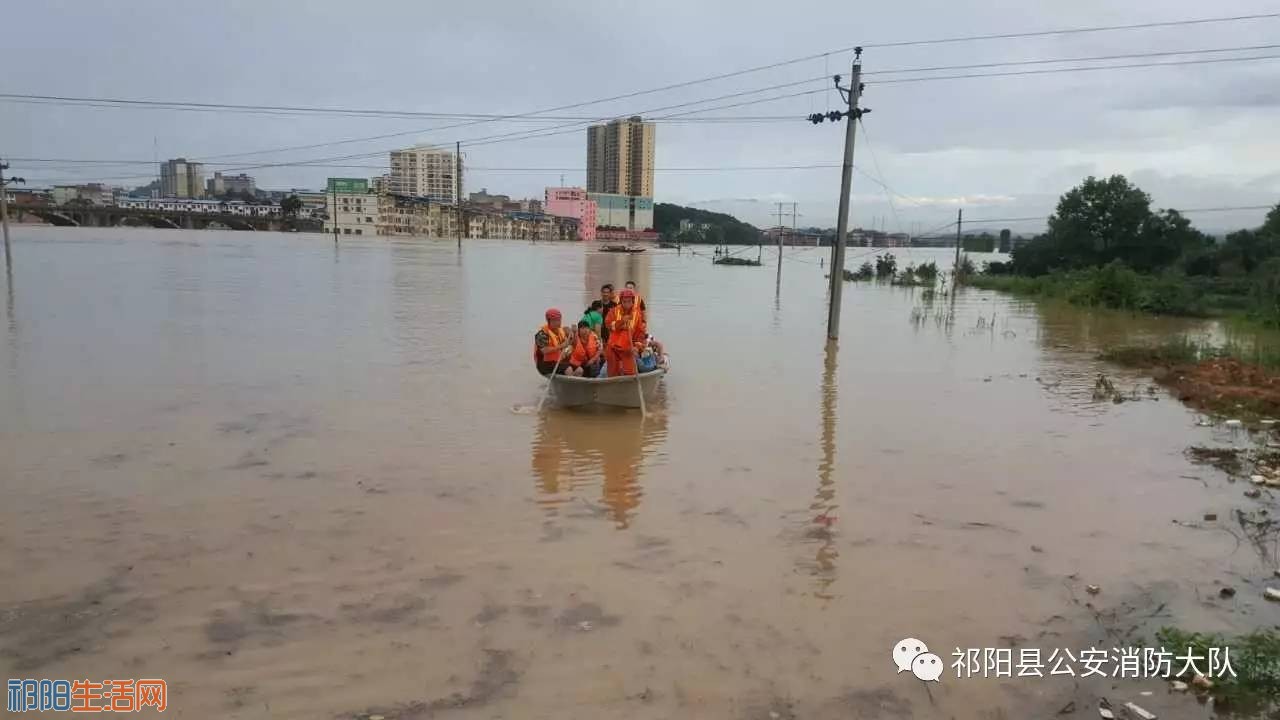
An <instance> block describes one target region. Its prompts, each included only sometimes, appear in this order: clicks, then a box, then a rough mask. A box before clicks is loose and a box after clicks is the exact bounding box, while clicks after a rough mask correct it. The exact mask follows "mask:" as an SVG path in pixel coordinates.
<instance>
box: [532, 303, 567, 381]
mask: <svg viewBox="0 0 1280 720" xmlns="http://www.w3.org/2000/svg"><path fill="white" fill-rule="evenodd" d="M546 318H547V324H546V325H543V326H542V327H541V328H539V329H538V332H537V333H536V334H535V335H534V336H533V364H534V365H535V366H536V367H537V368H538V372H539V373H541V374H542V375H550V374H551V373H552V372H558V373H560V374H562V375H563V374H564V372H565V371H566V370H568V367H569V366H568V365H567V364H566V363H563V362H559V361H560V354H561V353H563V352H568V350H569V348H570V347H571V345H572V343H573V338H571V337H570V336H569V330H568V329H567V328H563V327H561V326H560V320H561V316H560V311H559V310H557V309H555V308H551V309H550V310H547V314H546ZM557 363H558V364H559V369H557V368H556V365H557Z"/></svg>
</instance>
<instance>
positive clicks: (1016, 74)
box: [867, 54, 1280, 87]
mask: <svg viewBox="0 0 1280 720" xmlns="http://www.w3.org/2000/svg"><path fill="white" fill-rule="evenodd" d="M1277 58H1280V54H1273V55H1250V56H1246V57H1235V58H1204V59H1199V60H1177V61H1173V62H1150V63H1129V64H1126V65H1096V66H1092V67H1071V68H1048V69H1045V70H1015V71H1011V72H997V73H966V74H961V75H934V76H929V77H912V78H892V79H889V80H869V81H867V84H869V85H875V86H876V87H880V86H882V85H899V84H903V83H917V82H931V81H934V80H968V79H972V78H991V77H1019V76H1025V75H1053V74H1057V73H1069V72H1093V71H1097V70H1130V69H1134V68H1151V67H1174V66H1179V65H1208V64H1216V63H1232V62H1252V61H1255V60H1275V59H1277Z"/></svg>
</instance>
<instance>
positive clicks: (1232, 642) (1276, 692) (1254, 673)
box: [1156, 627, 1280, 710]
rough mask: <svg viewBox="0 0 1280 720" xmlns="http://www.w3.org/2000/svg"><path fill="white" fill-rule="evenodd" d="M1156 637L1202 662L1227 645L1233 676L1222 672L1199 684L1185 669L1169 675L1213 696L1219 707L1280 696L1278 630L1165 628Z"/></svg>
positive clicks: (1246, 704)
mask: <svg viewBox="0 0 1280 720" xmlns="http://www.w3.org/2000/svg"><path fill="white" fill-rule="evenodd" d="M1156 640H1157V641H1159V643H1160V644H1161V646H1162V648H1163V649H1164V650H1165V651H1167V652H1170V653H1173V654H1175V655H1192V656H1195V657H1199V658H1204V661H1203V662H1205V663H1207V662H1208V658H1209V657H1210V653H1211V652H1212V653H1213V654H1214V655H1215V656H1216V655H1218V654H1220V653H1221V649H1222V648H1230V655H1229V657H1230V661H1231V669H1232V670H1233V671H1234V672H1235V675H1234V677H1233V676H1232V675H1231V674H1229V673H1224V674H1220V675H1218V676H1216V677H1214V678H1213V680H1212V681H1211V682H1210V683H1208V684H1198V683H1196V682H1195V680H1196V678H1195V677H1194V676H1193V675H1191V674H1190V671H1187V673H1186V674H1183V675H1176V676H1171V678H1170V679H1173V678H1175V677H1176V678H1179V679H1181V680H1183V681H1185V682H1188V683H1189V684H1191V685H1192V687H1194V688H1195V689H1196V691H1197V692H1203V693H1205V694H1208V695H1212V696H1213V698H1214V702H1215V704H1216V705H1218V706H1219V707H1231V708H1233V709H1240V710H1244V709H1247V708H1256V707H1260V706H1265V705H1267V704H1270V703H1274V702H1275V701H1276V700H1277V699H1280V633H1277V632H1276V630H1275V629H1272V628H1266V629H1262V630H1257V631H1255V632H1251V633H1248V634H1246V635H1240V636H1237V637H1230V638H1228V637H1224V636H1222V635H1210V634H1204V633H1193V632H1187V631H1185V630H1179V629H1177V628H1171V627H1166V628H1161V629H1160V631H1159V632H1157V633H1156ZM1188 649H1189V650H1188ZM1219 661H1221V660H1219ZM1173 667H1174V668H1177V669H1175V670H1172V671H1171V672H1178V671H1180V670H1181V668H1178V666H1177V665H1176V664H1175V665H1174V666H1173ZM1205 669H1207V666H1206V668H1205ZM1201 682H1203V681H1201Z"/></svg>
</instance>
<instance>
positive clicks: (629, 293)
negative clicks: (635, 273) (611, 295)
mask: <svg viewBox="0 0 1280 720" xmlns="http://www.w3.org/2000/svg"><path fill="white" fill-rule="evenodd" d="M618 297H619V298H621V299H625V298H631V299H632V300H635V299H636V291H635V290H632V289H631V288H623V290H622V292H620V293H618Z"/></svg>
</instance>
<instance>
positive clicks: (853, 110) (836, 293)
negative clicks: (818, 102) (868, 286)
mask: <svg viewBox="0 0 1280 720" xmlns="http://www.w3.org/2000/svg"><path fill="white" fill-rule="evenodd" d="M834 80H835V84H836V89H837V90H839V91H840V92H841V93H842V94H843V95H844V97H845V99H846V100H848V103H849V109H848V110H847V111H846V112H839V111H837V110H833V111H831V112H829V113H827V114H826V115H822V114H819V113H815V114H813V115H810V116H809V121H810V122H812V123H813V124H815V125H817V124H818V123H820V122H822V121H823V120H824V119H827V120H831V121H832V122H837V121H839V120H840V119H841V118H844V121H845V123H846V125H845V128H844V164H843V165H842V166H841V171H840V212H839V215H837V217H836V242H835V245H834V246H833V247H832V248H831V287H830V293H829V294H830V299H831V305H830V307H829V308H828V311H827V338H828V339H830V340H835V339H837V338H838V337H839V336H840V302H841V300H842V299H843V292H844V249H845V234H846V233H848V231H849V191H850V187H851V185H852V183H853V141H854V126H856V125H857V124H858V120H859V119H860V118H861V117H862V116H863V115H864V114H866V113H869V112H871V111H870V110H866V109H861V108H859V107H858V100H859V99H860V98H861V97H862V48H861V47H856V48H854V49H853V70H852V73H851V75H850V78H849V87H848V89H845V88H842V87H840V76H839V75H836V76H835V78H834Z"/></svg>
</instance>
